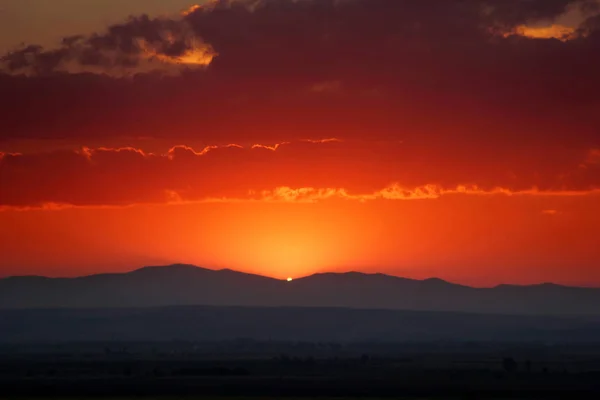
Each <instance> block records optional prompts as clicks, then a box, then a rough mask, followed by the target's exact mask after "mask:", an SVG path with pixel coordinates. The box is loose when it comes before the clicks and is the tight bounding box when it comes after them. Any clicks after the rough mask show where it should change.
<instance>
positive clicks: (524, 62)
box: [0, 0, 600, 286]
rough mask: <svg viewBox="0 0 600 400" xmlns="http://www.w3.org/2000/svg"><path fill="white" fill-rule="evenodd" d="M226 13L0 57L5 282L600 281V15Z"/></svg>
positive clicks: (453, 7) (494, 9)
mask: <svg viewBox="0 0 600 400" xmlns="http://www.w3.org/2000/svg"><path fill="white" fill-rule="evenodd" d="M428 1H429V3H430V4H428V5H427V4H425V3H427V2H428ZM138 3H139V2H136V7H137V6H139V4H138ZM229 3H230V2H220V3H219V2H217V3H212V4H209V5H207V6H203V7H197V8H193V9H190V12H189V13H182V14H181V13H180V11H181V10H182V9H183V8H184V7H182V6H180V5H178V6H177V7H176V9H174V10H173V12H172V13H170V14H165V15H164V16H161V17H156V18H155V17H152V16H151V17H147V16H137V14H136V16H134V17H131V18H130V19H125V18H123V20H122V22H117V23H115V24H113V25H110V26H107V27H100V26H99V25H98V21H96V22H94V23H92V22H86V23H85V24H84V23H83V22H82V21H88V19H87V18H88V17H87V16H86V17H84V16H81V19H79V18H80V17H79V16H78V14H77V13H74V14H73V15H71V16H70V17H69V18H71V19H72V20H73V24H72V26H73V27H77V29H83V31H79V32H78V31H74V32H72V33H73V36H70V37H69V38H67V39H65V40H64V41H63V44H62V45H60V46H59V47H54V48H52V47H50V48H48V47H46V48H38V47H24V48H22V49H21V50H16V51H13V52H8V53H6V54H5V55H3V56H0V57H1V58H0V93H1V94H0V120H1V121H2V129H0V255H1V257H0V276H7V275H27V274H39V275H49V276H77V275H85V274H91V273H97V272H116V271H128V270H132V269H134V268H137V267H141V266H143V265H149V264H154V265H157V264H170V263H191V264H196V265H200V266H206V267H211V268H232V269H238V270H242V271H248V272H253V273H259V274H264V275H269V276H273V277H277V278H286V277H288V276H292V277H300V276H304V275H308V274H312V273H315V272H322V271H347V270H360V271H365V272H384V273H389V274H394V275H402V276H406V277H414V278H428V277H432V276H436V277H440V278H444V279H448V280H451V281H456V282H461V283H465V284H470V285H475V286H490V285H495V284H498V283H501V282H506V283H538V282H548V281H552V282H557V283H566V284H574V285H600V247H599V246H598V239H597V238H598V237H600V136H599V134H598V132H600V117H599V115H600V112H598V111H599V110H598V102H597V99H596V96H597V93H598V90H600V78H599V76H598V74H597V71H598V70H599V69H600V56H598V55H599V54H600V19H599V18H600V17H599V16H598V15H597V14H596V11H597V10H595V9H594V8H592V7H589V4H588V5H587V6H585V7H583V6H582V4H583V3H582V2H580V1H577V0H564V1H563V0H561V1H558V2H553V4H552V5H549V4H548V3H547V2H546V3H544V2H540V3H535V4H533V5H532V4H531V3H529V2H520V1H518V0H510V1H509V0H507V5H506V7H509V8H504V7H505V5H504V3H502V4H499V3H497V2H496V3H494V2H492V3H489V2H487V1H486V0H481V1H479V2H477V1H476V2H473V4H472V5H470V6H469V7H466V6H460V5H459V3H458V2H453V1H448V2H443V3H441V2H437V1H433V0H424V1H423V2H422V3H419V4H416V2H410V1H393V2H392V1H387V0H378V1H371V2H368V1H365V0H357V1H353V2H341V3H335V2H331V3H330V2H325V1H320V2H319V1H312V0H309V1H305V2H292V1H290V2H288V3H286V4H285V6H283V5H282V4H283V3H276V2H273V1H266V2H265V3H264V4H263V5H260V6H253V7H249V6H248V4H246V3H244V2H243V1H237V2H236V1H234V2H232V4H229ZM334 3H335V4H334ZM508 3H510V4H508ZM15 4H16V3H15ZM32 4H33V3H32ZM40 4H41V3H40ZM57 4H58V3H57ZM65 4H66V3H65ZM278 4H279V5H278ZM490 4H491V5H490ZM190 5H191V4H190ZM12 6H15V5H14V4H13V5H12ZM12 6H11V7H12ZM33 6H35V4H33ZM426 6H427V7H426ZM128 7H129V8H131V7H133V0H132V3H131V4H129V5H128ZM153 7H154V6H153ZM470 7H471V8H470ZM129 8H123V12H124V13H125V15H126V12H132V11H127V10H129ZM11 10H13V11H14V12H16V11H15V10H16V9H11ZM136 10H137V9H136ZM156 10H157V9H155V8H152V9H148V13H149V14H151V15H154V14H157V11H156ZM515 10H517V11H518V12H514V11H515ZM38 11H39V10H38ZM78 12H84V11H78ZM110 12H111V15H115V12H116V11H115V10H114V9H111V10H110ZM161 12H162V11H161ZM140 14H141V12H140ZM33 15H35V13H33ZM574 16H575V17H574ZM24 18H25V17H24ZM112 22H113V21H111V23H112ZM29 23H31V24H32V25H31V26H32V29H33V26H34V23H35V18H33V17H32V19H31V21H29ZM86 24H87V25H86ZM83 26H89V31H88V30H85V29H84V28H82V27H83ZM15 29H16V28H15ZM19 29H20V30H21V31H22V29H23V28H22V27H21V28H19ZM73 29H75V28H73ZM16 32H17V31H15V34H16ZM61 32H62V31H61ZM94 32H95V33H94ZM36 35H38V36H36ZM31 37H34V38H35V37H39V38H40V39H39V41H37V42H39V43H42V44H43V45H45V46H47V42H46V41H45V39H43V35H41V34H33V33H32V34H31V35H29V36H27V38H25V37H24V38H23V40H28V41H33V40H34V39H31ZM37 42H36V41H33V42H32V43H33V44H35V43H37ZM29 44H31V43H26V45H29Z"/></svg>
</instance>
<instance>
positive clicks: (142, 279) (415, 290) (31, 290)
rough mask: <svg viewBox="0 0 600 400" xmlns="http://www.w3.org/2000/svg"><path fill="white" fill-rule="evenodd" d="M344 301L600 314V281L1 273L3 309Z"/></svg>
mask: <svg viewBox="0 0 600 400" xmlns="http://www.w3.org/2000/svg"><path fill="white" fill-rule="evenodd" d="M190 305H202V306H243V307H309V308H310V307H341V308H355V309H382V310H416V311H455V312H468V313H492V314H514V315H518V314H526V315H597V314H600V289H594V288H580V287H567V286H560V285H555V284H540V285H531V286H516V285H499V286H496V287H493V288H473V287H469V286H463V285H458V284H453V283H449V282H446V281H443V280H441V279H435V278H434V279H426V280H414V279H406V278H400V277H395V276H390V275H384V274H364V273H358V272H348V273H323V274H315V275H312V276H308V277H305V278H301V279H297V280H293V281H291V282H287V281H282V280H278V279H273V278H269V277H264V276H259V275H251V274H245V273H241V272H236V271H232V270H228V269H224V270H211V269H205V268H199V267H196V266H192V265H181V264H177V265H170V266H162V267H144V268H141V269H138V270H135V271H132V272H127V273H116V274H99V275H90V276H85V277H78V278H47V277H38V276H23V277H9V278H4V279H0V309H28V308H76V309H81V308H84V309H85V308H140V307H162V306H190Z"/></svg>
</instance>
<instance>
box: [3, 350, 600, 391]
mask: <svg viewBox="0 0 600 400" xmlns="http://www.w3.org/2000/svg"><path fill="white" fill-rule="evenodd" d="M0 389H1V393H0V398H1V399H4V398H27V399H37V398H48V397H54V398H58V399H61V398H73V399H86V398H87V397H90V396H91V397H103V398H110V399H117V398H122V399H128V396H134V397H136V398H137V397H143V398H161V399H163V398H164V399H175V398H189V399H192V398H209V399H210V398H220V399H228V398H232V399H243V398H246V397H247V398H253V399H276V398H288V399H295V398H303V397H305V398H308V397H310V398H314V397H321V398H336V399H341V398H363V399H364V398H404V399H414V398H423V399H427V398H438V399H446V398H469V399H488V398H489V399H513V398H516V399H520V398H535V399H544V400H547V399H554V398H556V399H559V398H560V399H563V398H569V399H575V398H581V399H590V398H597V397H598V396H599V395H600V350H599V348H598V347H597V346H592V345H585V346H569V345H562V346H558V345H554V346H548V345H542V344H531V343H529V344H514V343H510V344H501V343H488V344H486V343H398V344H393V343H388V344H385V343H355V344H348V343H346V344H336V343H308V342H305V343H302V342H260V341H251V340H238V341H226V342H210V343H208V342H206V343H203V342H166V343H165V342H161V343H144V342H104V343H97V342H90V343H75V344H73V343H71V344H52V345H42V344H40V345H29V344H27V345H17V344H12V345H5V346H0Z"/></svg>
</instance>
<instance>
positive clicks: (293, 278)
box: [0, 263, 600, 289]
mask: <svg viewBox="0 0 600 400" xmlns="http://www.w3.org/2000/svg"><path fill="white" fill-rule="evenodd" d="M174 267H188V268H196V269H199V270H206V271H213V272H225V271H230V272H234V273H238V274H243V275H249V276H257V277H261V278H266V279H272V280H275V281H280V282H282V283H291V282H294V281H300V280H303V279H307V278H311V277H316V276H319V275H349V274H359V275H364V276H377V275H379V276H384V277H389V278H395V279H404V280H409V281H417V282H426V281H434V280H438V281H442V282H444V283H447V284H450V285H454V286H462V287H467V288H471V289H494V288H498V287H502V286H513V287H535V286H544V285H552V286H558V287H564V288H579V289H600V285H594V286H586V285H571V284H562V283H555V282H551V281H543V282H538V283H529V284H519V283H497V284H495V285H491V286H473V285H470V284H464V283H458V282H455V281H450V280H447V279H444V278H439V277H437V276H431V277H429V278H422V279H419V278H409V277H406V276H400V275H393V274H389V273H383V272H363V271H359V270H343V271H323V272H315V273H312V274H309V275H303V276H300V277H297V278H295V277H292V281H288V279H289V278H276V277H273V276H269V275H263V274H259V273H254V272H245V271H241V270H238V269H233V268H229V267H223V268H219V267H204V266H199V265H195V264H188V263H171V264H164V265H144V266H141V267H137V268H134V269H131V270H126V271H116V272H97V273H90V274H86V275H74V276H48V275H38V274H29V275H7V276H0V281H1V280H6V279H15V278H43V279H82V278H89V277H93V276H100V275H127V274H131V273H134V272H137V271H141V270H144V269H151V268H157V269H158V268H165V269H166V268H174Z"/></svg>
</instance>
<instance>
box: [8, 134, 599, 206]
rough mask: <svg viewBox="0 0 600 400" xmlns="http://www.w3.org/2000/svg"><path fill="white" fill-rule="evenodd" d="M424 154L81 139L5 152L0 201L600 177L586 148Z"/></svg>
mask: <svg viewBox="0 0 600 400" xmlns="http://www.w3.org/2000/svg"><path fill="white" fill-rule="evenodd" d="M423 154H425V153H424V150H423V149H421V151H416V149H415V148H413V147H412V146H411V145H410V144H408V145H407V144H405V143H398V142H382V143H381V142H371V141H368V140H363V141H340V140H338V139H322V140H320V139H311V140H303V141H297V142H282V143H275V144H254V145H246V146H242V145H239V144H224V145H208V146H205V147H204V148H197V149H196V148H194V147H192V146H187V145H177V146H174V147H171V148H168V149H165V150H163V151H147V150H144V149H141V148H136V147H116V148H108V147H98V148H90V147H82V148H80V149H75V150H57V151H52V152H42V153H26V154H10V155H8V154H7V155H4V156H3V157H2V158H0V205H5V206H20V207H28V206H36V205H40V204H72V205H77V206H82V205H106V206H118V205H128V204H138V203H164V202H182V201H200V200H202V199H207V198H214V199H261V200H263V201H286V200H288V201H298V202H312V201H320V200H324V199H343V198H345V199H353V200H357V201H367V200H409V199H437V198H440V197H442V196H447V195H453V194H457V195H459V194H462V195H505V196H513V195H531V196H539V195H543V196H579V195H582V194H587V193H591V192H593V191H594V190H596V189H597V188H598V187H600V185H599V183H598V182H599V181H598V175H597V172H598V171H597V169H596V168H591V167H590V168H585V169H582V168H580V167H579V165H580V163H581V162H582V158H583V157H585V154H581V155H580V157H581V158H579V159H578V158H577V157H573V158H572V159H568V158H567V159H564V160H563V161H562V162H561V163H557V161H556V159H550V160H545V163H544V160H543V159H540V160H539V161H538V162H535V163H532V160H531V157H530V155H529V154H528V153H524V154H523V159H521V160H518V159H517V158H514V160H513V163H511V164H510V167H511V170H512V172H511V173H507V172H508V171H503V169H502V168H500V169H498V166H497V164H498V162H499V161H498V160H493V161H492V162H489V163H488V164H483V163H482V164H480V165H478V167H477V168H475V169H474V168H472V165H471V164H470V163H464V160H462V157H463V154H460V153H459V154H452V153H450V154H445V153H444V154H441V155H439V154H435V153H432V154H430V155H429V156H427V162H426V163H424V162H423ZM483 156H484V157H487V156H486V155H485V154H484V155H483ZM540 171H545V172H543V173H541V172H540ZM555 171H562V173H561V174H556V172H555ZM390 182H397V183H396V184H394V185H389V184H390ZM382 187H384V188H385V189H381V188H382ZM273 188H278V189H273Z"/></svg>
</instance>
